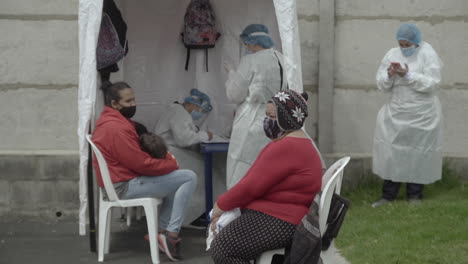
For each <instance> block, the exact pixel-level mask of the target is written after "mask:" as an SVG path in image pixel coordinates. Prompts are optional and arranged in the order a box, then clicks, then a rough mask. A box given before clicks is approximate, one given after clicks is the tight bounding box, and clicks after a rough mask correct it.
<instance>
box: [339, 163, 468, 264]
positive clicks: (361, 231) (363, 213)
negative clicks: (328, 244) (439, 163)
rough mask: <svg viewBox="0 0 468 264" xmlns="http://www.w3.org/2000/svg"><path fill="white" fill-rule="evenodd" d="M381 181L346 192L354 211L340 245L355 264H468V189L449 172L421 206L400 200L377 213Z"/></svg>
mask: <svg viewBox="0 0 468 264" xmlns="http://www.w3.org/2000/svg"><path fill="white" fill-rule="evenodd" d="M381 189H382V185H381V181H374V182H370V183H367V184H365V185H362V186H360V187H359V188H358V189H355V190H353V191H350V192H347V193H344V194H343V195H344V196H345V197H347V198H348V199H350V200H351V207H350V210H349V211H348V214H347V215H346V219H345V221H344V223H343V226H342V227H341V230H340V234H339V236H338V239H337V240H336V245H337V247H338V248H339V249H340V252H341V253H342V254H343V255H344V257H345V258H346V259H347V260H348V261H349V262H351V263H352V264H376V263H378V264H385V263H392V264H419V263H421V264H436V263H440V264H446V263H450V264H458V263H459V264H462V263H463V264H466V263H468V190H467V188H466V187H465V184H463V183H461V182H460V181H459V180H458V178H457V177H456V175H455V174H454V173H453V172H452V171H451V170H449V169H447V168H446V167H444V170H443V179H442V180H441V181H439V182H437V183H434V184H430V185H426V187H425V189H424V200H423V202H422V203H421V204H419V205H409V204H408V202H407V201H406V186H405V185H402V186H401V189H400V195H399V197H398V199H397V201H395V202H393V203H391V204H388V205H383V206H381V207H378V208H372V207H371V204H372V203H373V202H375V201H376V200H377V199H378V198H379V197H380V196H381Z"/></svg>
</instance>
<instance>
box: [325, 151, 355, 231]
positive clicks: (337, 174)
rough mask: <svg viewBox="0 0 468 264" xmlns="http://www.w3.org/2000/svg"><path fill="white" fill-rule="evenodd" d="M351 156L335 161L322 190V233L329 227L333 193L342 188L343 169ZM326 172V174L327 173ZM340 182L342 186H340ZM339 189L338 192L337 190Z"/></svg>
mask: <svg viewBox="0 0 468 264" xmlns="http://www.w3.org/2000/svg"><path fill="white" fill-rule="evenodd" d="M349 160H350V158H349V157H345V158H342V159H340V160H338V161H337V162H335V163H334V164H333V165H332V166H331V167H330V168H329V169H328V170H327V173H328V171H331V172H330V174H332V175H331V177H330V179H329V180H328V181H327V183H326V184H325V187H324V188H323V190H322V195H321V196H320V204H319V227H320V233H321V234H324V233H325V230H326V229H327V219H328V214H329V213H330V204H331V200H332V197H333V193H335V192H336V193H339V188H340V189H341V179H342V176H343V170H344V167H345V166H346V164H348V162H349ZM327 173H325V174H327ZM338 183H339V184H340V186H338ZM337 191H338V192H337Z"/></svg>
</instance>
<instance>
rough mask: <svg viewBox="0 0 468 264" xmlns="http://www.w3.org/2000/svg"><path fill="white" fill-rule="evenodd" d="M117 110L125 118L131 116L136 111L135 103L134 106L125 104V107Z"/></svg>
mask: <svg viewBox="0 0 468 264" xmlns="http://www.w3.org/2000/svg"><path fill="white" fill-rule="evenodd" d="M119 112H120V113H121V114H122V115H123V116H124V117H125V118H132V117H133V116H134V115H135V112H136V105H134V106H127V107H125V106H124V107H122V108H121V109H120V110H119Z"/></svg>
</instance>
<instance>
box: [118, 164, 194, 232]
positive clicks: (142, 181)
mask: <svg viewBox="0 0 468 264" xmlns="http://www.w3.org/2000/svg"><path fill="white" fill-rule="evenodd" d="M196 185H197V176H196V175H195V173H194V172H193V171H191V170H176V171H173V172H171V173H169V174H166V175H162V176H140V177H137V178H134V179H131V180H130V181H129V182H128V189H127V192H126V193H125V194H124V195H123V197H122V199H134V198H144V197H154V198H161V199H163V203H162V205H161V211H160V216H159V228H160V229H162V230H167V231H169V232H179V231H180V227H181V226H182V222H183V220H184V216H185V209H186V208H187V205H188V203H189V201H190V198H191V197H192V193H193V191H194V190H195V187H196Z"/></svg>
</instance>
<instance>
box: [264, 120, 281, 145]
mask: <svg viewBox="0 0 468 264" xmlns="http://www.w3.org/2000/svg"><path fill="white" fill-rule="evenodd" d="M263 131H265V135H266V136H267V137H269V138H270V139H272V140H273V139H276V138H279V137H280V136H282V135H283V134H284V132H283V131H282V130H281V129H280V127H279V126H278V121H276V120H273V119H271V118H269V117H268V116H266V117H265V119H263Z"/></svg>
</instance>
